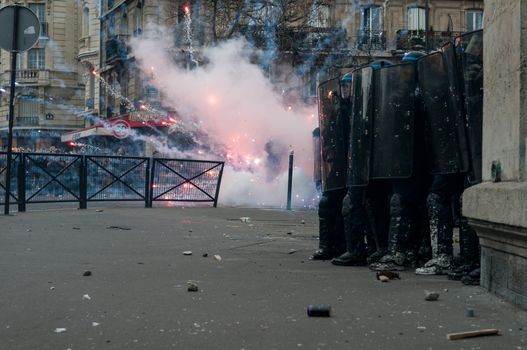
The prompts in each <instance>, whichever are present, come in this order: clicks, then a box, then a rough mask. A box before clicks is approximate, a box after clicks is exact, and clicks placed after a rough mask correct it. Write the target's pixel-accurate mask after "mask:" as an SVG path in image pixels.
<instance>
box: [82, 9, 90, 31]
mask: <svg viewBox="0 0 527 350" xmlns="http://www.w3.org/2000/svg"><path fill="white" fill-rule="evenodd" d="M89 35H90V9H89V8H87V7H85V8H84V10H82V37H83V38H85V37H87V36H89Z"/></svg>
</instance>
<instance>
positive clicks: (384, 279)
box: [377, 275, 390, 282]
mask: <svg viewBox="0 0 527 350" xmlns="http://www.w3.org/2000/svg"><path fill="white" fill-rule="evenodd" d="M377 279H378V280H379V281H381V282H388V281H389V280H390V278H389V277H386V276H384V275H380V276H377Z"/></svg>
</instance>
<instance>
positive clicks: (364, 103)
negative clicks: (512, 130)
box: [320, 31, 483, 186]
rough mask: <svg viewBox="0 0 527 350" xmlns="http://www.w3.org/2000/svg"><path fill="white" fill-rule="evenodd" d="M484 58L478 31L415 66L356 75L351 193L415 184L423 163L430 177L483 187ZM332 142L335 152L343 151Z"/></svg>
mask: <svg viewBox="0 0 527 350" xmlns="http://www.w3.org/2000/svg"><path fill="white" fill-rule="evenodd" d="M482 53H483V33H482V31H476V32H471V33H467V34H465V35H462V36H460V37H458V38H457V39H456V42H455V45H454V44H452V43H447V44H445V45H444V46H443V47H442V49H441V50H440V51H437V52H433V53H430V54H427V55H424V56H423V57H421V58H419V59H417V61H415V63H413V62H402V63H400V64H395V65H388V66H386V65H384V66H382V67H380V68H377V69H375V68H372V67H371V66H365V67H361V68H358V69H356V70H354V71H353V72H352V81H353V89H352V91H353V95H352V108H351V113H350V114H351V130H350V136H349V141H350V142H349V150H348V152H347V155H348V156H349V161H348V174H347V185H348V186H365V185H367V184H368V183H369V181H370V180H372V179H400V178H410V177H412V176H414V175H415V172H416V169H417V168H418V167H421V166H423V164H415V163H417V162H419V163H421V162H423V161H424V162H426V165H425V166H426V171H427V173H428V174H454V173H469V174H470V175H471V176H470V178H471V180H472V181H474V182H478V181H480V180H481V134H482V112H483V110H482V105H483V56H482ZM336 83H338V80H337V81H336ZM328 84H329V82H328ZM321 87H322V86H321ZM321 105H324V103H321ZM321 108H322V109H324V107H321ZM332 111H335V110H334V109H333V110H332ZM321 115H322V116H325V115H327V112H326V114H321ZM334 119H335V120H336V119H338V117H335V118H334ZM323 123H326V124H327V122H323V121H322V118H321V124H320V125H321V132H322V125H323ZM328 127H329V126H326V129H327V128H328ZM334 135H335V134H334ZM340 139H342V140H345V137H344V136H342V137H341V138H339V140H340ZM332 140H335V142H333V143H332V142H330V143H329V144H331V145H334V147H333V150H335V151H336V150H337V148H338V147H342V146H341V145H342V144H339V145H338V147H337V141H336V140H337V136H332ZM323 144H324V143H323ZM423 153H424V156H423V157H417V156H416V155H417V154H421V155H423ZM343 154H346V152H343ZM322 155H323V157H324V150H322ZM333 157H334V158H337V157H338V156H333ZM323 163H324V160H323ZM323 166H324V165H323ZM334 170H337V168H334ZM338 171H339V173H340V172H341V171H342V167H341V166H340V167H338ZM325 174H326V175H327V176H329V175H330V172H325ZM323 177H324V171H323Z"/></svg>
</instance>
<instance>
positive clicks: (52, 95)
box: [0, 0, 483, 150]
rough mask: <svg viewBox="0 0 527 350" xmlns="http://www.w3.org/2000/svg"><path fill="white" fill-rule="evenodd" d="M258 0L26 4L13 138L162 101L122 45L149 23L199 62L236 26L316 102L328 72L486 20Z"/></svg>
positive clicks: (424, 45) (288, 90) (47, 133)
mask: <svg viewBox="0 0 527 350" xmlns="http://www.w3.org/2000/svg"><path fill="white" fill-rule="evenodd" d="M10 3H13V1H9V0H1V1H0V4H1V6H5V5H8V4H10ZM19 3H20V2H19ZM258 3H259V2H256V3H255V4H253V5H250V6H252V7H250V6H249V5H243V6H241V5H240V6H238V5H239V4H238V5H237V3H236V1H232V2H223V5H222V3H221V2H218V4H220V5H219V6H220V8H218V6H216V7H214V6H213V4H214V1H206V0H203V1H199V2H198V1H183V0H177V1H169V0H97V1H93V0H78V1H67V0H54V1H51V0H26V1H23V2H21V4H22V5H25V6H28V7H29V8H31V9H32V10H33V11H34V12H35V13H36V14H37V16H38V17H39V18H40V20H41V22H42V28H41V38H40V40H39V42H38V44H37V45H36V46H35V47H34V48H32V49H31V50H29V51H28V52H26V53H23V54H21V55H20V57H19V63H18V71H17V89H16V90H17V91H16V93H17V95H16V96H17V98H16V107H15V127H14V128H15V129H14V130H15V132H14V135H15V138H14V140H15V141H14V146H15V147H26V148H29V149H34V150H39V149H43V148H46V147H48V146H50V145H53V144H54V143H56V142H58V141H60V136H61V134H62V133H64V132H67V131H71V130H75V129H79V128H83V127H89V126H91V125H94V124H97V123H99V122H100V120H101V119H109V118H113V117H117V116H120V115H124V114H127V113H130V112H137V111H140V110H141V108H142V107H144V106H150V107H152V109H155V110H166V109H169V107H166V106H163V104H162V101H163V96H162V95H161V93H160V92H159V91H157V89H155V88H154V87H153V86H151V85H149V81H148V77H145V76H143V75H142V73H141V72H140V71H139V70H138V69H137V67H136V65H135V58H134V55H133V52H132V51H131V50H130V46H129V41H130V40H131V38H134V37H141V36H142V35H144V31H145V30H148V28H149V24H161V25H164V26H167V27H170V28H173V38H170V40H172V42H173V56H174V61H175V62H176V63H178V64H179V65H181V66H182V67H186V68H187V69H193V68H195V66H196V65H201V64H206V60H205V59H204V58H203V57H201V55H200V52H201V49H202V48H203V47H206V46H209V45H214V44H215V43H216V42H218V41H221V40H226V39H228V38H230V37H233V36H235V35H243V36H245V37H246V38H249V40H251V42H252V44H253V45H254V46H256V47H258V48H260V49H263V50H268V49H269V46H272V47H273V50H275V51H274V52H272V55H269V56H268V57H270V58H269V59H268V60H267V61H265V62H263V61H262V62H258V63H259V64H260V65H261V66H262V68H263V69H264V71H265V72H266V74H267V76H268V78H269V79H270V80H271V82H272V83H273V85H274V86H275V88H276V90H277V91H278V92H281V93H282V94H283V96H284V100H285V103H294V102H300V103H306V102H308V103H312V102H314V101H315V100H316V90H317V89H316V87H317V84H318V83H319V82H320V81H323V80H324V79H326V78H328V77H332V76H335V75H338V74H342V73H344V72H346V71H349V70H351V69H352V68H353V67H356V66H360V65H362V64H366V63H368V62H371V61H373V60H376V59H388V60H393V61H397V60H399V59H400V57H401V56H402V55H403V54H404V52H407V51H409V50H419V51H427V50H433V49H435V48H438V47H439V46H440V45H441V44H442V43H444V42H446V41H447V40H449V39H451V38H452V37H454V36H455V35H456V34H458V33H461V32H466V31H471V30H475V29H479V28H481V26H482V23H483V1H482V0H479V1H464V0H417V1H409V0H353V1H341V0H332V1H326V2H320V3H318V4H316V5H309V6H307V5H306V2H299V1H293V0H291V1H289V2H282V3H283V4H286V6H289V7H288V8H287V13H292V14H294V15H291V16H289V17H287V16H276V8H275V7H273V5H272V4H270V5H261V4H260V5H258ZM240 4H247V2H246V1H241V2H240ZM266 4H267V3H266ZM221 6H224V7H223V8H221ZM189 12H191V14H192V21H191V22H190V21H187V20H188V19H189V17H188V16H187V15H189ZM72 14H73V15H72ZM269 18H271V19H273V20H275V22H269V21H268V19H269ZM213 19H214V20H213ZM269 28H272V31H270V30H269ZM189 30H190V31H191V32H192V38H193V42H192V47H190V45H189V42H188V32H189ZM270 37H271V39H272V41H273V45H269V38H270ZM191 50H193V51H192V52H191ZM0 61H1V65H0V80H1V87H2V90H0V94H1V96H0V139H1V140H2V141H0V142H2V145H5V144H6V142H5V140H6V135H7V132H6V130H7V115H8V106H7V104H8V98H9V88H8V86H9V75H10V72H9V69H10V68H9V62H10V61H9V53H7V52H5V51H1V53H0ZM170 108H176V109H177V106H170Z"/></svg>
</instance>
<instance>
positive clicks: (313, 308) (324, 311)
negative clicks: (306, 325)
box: [307, 304, 331, 317]
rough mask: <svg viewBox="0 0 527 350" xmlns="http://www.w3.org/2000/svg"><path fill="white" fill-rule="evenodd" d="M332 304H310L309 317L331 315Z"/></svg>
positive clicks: (308, 308)
mask: <svg viewBox="0 0 527 350" xmlns="http://www.w3.org/2000/svg"><path fill="white" fill-rule="evenodd" d="M330 314H331V306H330V305H326V304H320V305H308V306H307V315H308V316H309V317H330Z"/></svg>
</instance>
